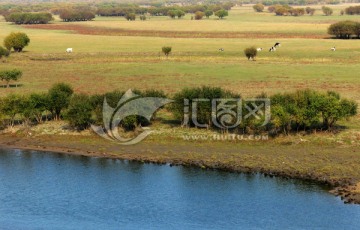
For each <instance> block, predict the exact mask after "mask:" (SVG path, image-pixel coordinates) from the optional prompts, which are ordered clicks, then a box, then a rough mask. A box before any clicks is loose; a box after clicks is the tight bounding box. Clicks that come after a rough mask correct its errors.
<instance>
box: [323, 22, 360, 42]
mask: <svg viewBox="0 0 360 230" xmlns="http://www.w3.org/2000/svg"><path fill="white" fill-rule="evenodd" d="M328 34H330V35H335V36H336V38H341V39H350V38H352V37H353V36H356V37H357V38H360V23H359V22H354V21H341V22H337V23H334V24H332V25H330V26H329V28H328Z"/></svg>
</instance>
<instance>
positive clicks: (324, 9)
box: [321, 6, 333, 16]
mask: <svg viewBox="0 0 360 230" xmlns="http://www.w3.org/2000/svg"><path fill="white" fill-rule="evenodd" d="M321 9H322V11H323V13H324V14H325V15H326V16H330V15H332V14H333V10H332V9H331V8H330V7H328V6H323V7H322V8H321Z"/></svg>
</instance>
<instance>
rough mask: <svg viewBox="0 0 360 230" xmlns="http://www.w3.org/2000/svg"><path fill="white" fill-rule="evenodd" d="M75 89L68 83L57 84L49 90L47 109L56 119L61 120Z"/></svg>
mask: <svg viewBox="0 0 360 230" xmlns="http://www.w3.org/2000/svg"><path fill="white" fill-rule="evenodd" d="M73 92H74V91H73V89H72V87H71V86H70V85H68V84H66V83H58V84H55V85H54V86H53V87H52V88H51V89H50V90H49V92H48V104H47V109H48V110H49V111H50V112H51V114H52V116H53V118H54V119H55V120H59V119H60V116H61V112H62V111H63V110H64V109H66V108H67V107H68V105H69V102H70V98H71V95H72V94H73Z"/></svg>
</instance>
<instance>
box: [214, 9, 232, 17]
mask: <svg viewBox="0 0 360 230" xmlns="http://www.w3.org/2000/svg"><path fill="white" fill-rule="evenodd" d="M228 15H229V13H228V11H226V10H218V11H216V12H215V16H217V17H219V19H223V18H224V17H226V16H228Z"/></svg>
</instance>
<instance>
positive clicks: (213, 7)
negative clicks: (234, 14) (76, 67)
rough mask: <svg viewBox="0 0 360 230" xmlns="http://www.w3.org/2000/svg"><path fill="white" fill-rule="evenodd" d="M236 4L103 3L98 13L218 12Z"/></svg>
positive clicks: (122, 14) (155, 14)
mask: <svg viewBox="0 0 360 230" xmlns="http://www.w3.org/2000/svg"><path fill="white" fill-rule="evenodd" d="M233 6H234V3H232V2H226V3H221V4H206V5H201V4H196V5H189V6H160V7H150V8H148V7H146V8H145V7H140V6H126V5H125V6H123V5H103V6H99V8H98V9H97V11H96V14H98V15H99V16H126V15H128V14H130V13H134V14H145V13H149V14H150V15H152V16H167V15H168V13H169V11H181V12H184V13H190V14H193V13H195V12H199V11H200V12H203V13H205V11H208V10H210V11H212V12H216V11H219V10H222V9H223V10H230V9H231V7H233Z"/></svg>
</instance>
